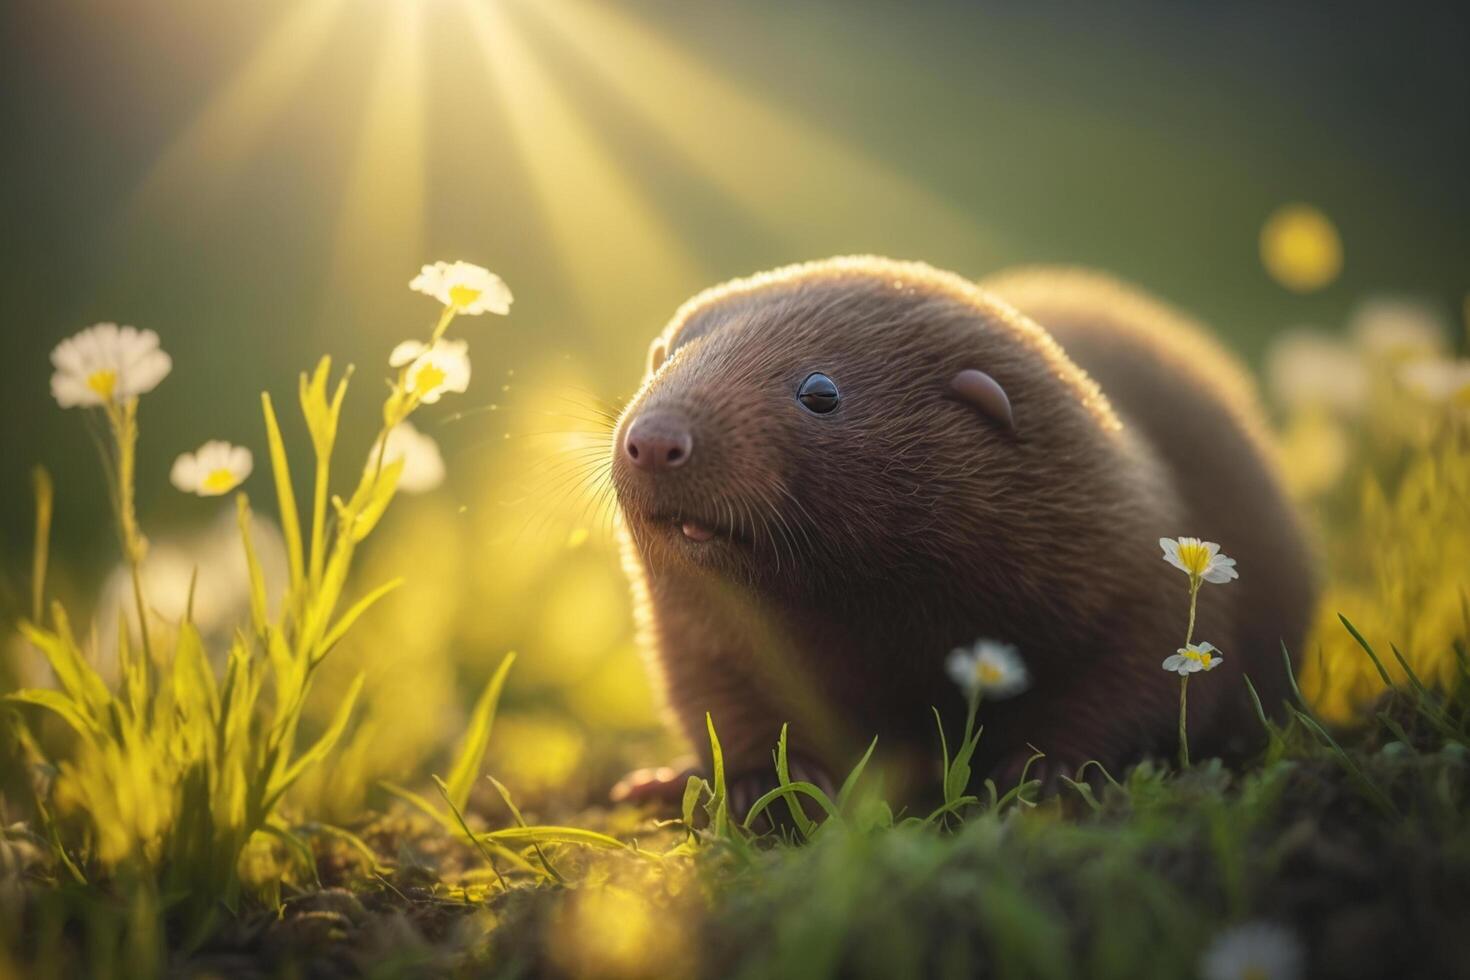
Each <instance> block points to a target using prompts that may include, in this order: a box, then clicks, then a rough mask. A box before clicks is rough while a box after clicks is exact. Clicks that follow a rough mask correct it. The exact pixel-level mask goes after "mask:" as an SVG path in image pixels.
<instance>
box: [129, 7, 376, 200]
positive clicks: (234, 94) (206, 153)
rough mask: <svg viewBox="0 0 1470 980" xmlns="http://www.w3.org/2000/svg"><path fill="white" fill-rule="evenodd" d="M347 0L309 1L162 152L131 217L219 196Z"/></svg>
mask: <svg viewBox="0 0 1470 980" xmlns="http://www.w3.org/2000/svg"><path fill="white" fill-rule="evenodd" d="M346 2H347V0H303V2H301V3H299V4H298V5H297V6H296V7H295V8H294V9H293V10H292V11H291V13H290V15H289V16H288V17H286V19H285V20H284V21H283V22H282V23H281V24H280V26H278V27H276V28H275V30H274V31H273V32H272V33H271V35H270V36H269V37H268V38H267V39H266V40H265V41H264V43H263V44H262V45H261V46H260V49H259V50H258V51H257V52H256V53H255V54H254V55H253V56H252V57H251V58H250V60H249V62H248V63H247V64H246V65H245V66H244V67H243V68H241V69H240V70H239V72H238V73H237V74H236V75H235V76H234V77H233V78H232V79H230V80H229V81H228V82H227V83H226V84H225V85H224V87H223V89H222V91H220V93H219V94H218V95H216V96H214V97H213V98H211V99H210V100H209V102H208V104H206V105H205V106H204V108H203V109H202V110H200V112H199V114H198V115H197V116H196V117H195V118H194V120H193V122H191V123H190V124H189V125H188V127H187V128H186V129H185V130H184V131H183V132H182V133H181V134H179V136H178V137H177V138H175V139H174V140H173V142H172V143H170V144H169V145H168V147H167V148H166V149H165V150H164V151H163V152H162V153H161V154H160V155H159V157H158V159H157V160H156V161H155V162H154V164H153V166H152V167H151V168H150V169H149V171H148V173H147V174H146V175H145V176H144V177H143V179H142V181H141V182H140V183H139V186H138V189H137V190H136V191H135V192H134V193H133V195H132V197H131V199H130V200H129V202H128V204H127V205H126V208H125V211H124V213H123V217H124V220H125V221H127V222H131V221H134V220H136V219H137V218H139V217H141V216H143V215H149V214H152V213H154V212H155V211H156V210H157V209H158V208H159V207H160V206H161V205H163V204H165V203H172V204H174V205H175V208H176V210H177V213H178V214H179V215H181V216H186V215H190V214H197V213H198V209H199V206H200V205H201V204H208V203H211V202H214V201H218V200H220V199H221V198H222V197H223V195H224V191H225V189H226V188H228V187H229V185H230V184H231V182H232V181H233V180H234V178H235V177H236V176H237V175H238V174H239V171H240V168H241V167H242V166H244V164H245V161H246V160H247V158H248V157H249V155H250V153H251V151H252V150H253V149H254V148H255V147H256V146H257V145H258V144H259V142H260V139H261V136H262V134H263V133H264V131H265V129H266V127H267V126H268V125H269V124H270V122H271V121H272V120H273V119H275V118H276V117H277V115H278V113H279V112H280V110H281V109H282V107H283V106H285V105H286V104H287V102H288V101H289V100H290V99H291V98H293V97H294V96H296V95H297V94H298V90H299V88H300V86H301V83H302V79H303V78H304V77H305V75H306V73H307V71H308V70H309V69H310V68H311V66H312V64H313V63H314V62H315V60H316V58H317V56H318V55H319V54H320V52H321V50H322V47H323V46H324V45H325V44H326V42H327V41H328V39H329V38H330V37H331V32H332V27H333V25H334V24H335V23H336V21H337V18H338V15H339V14H341V13H342V9H343V7H344V6H345V5H346Z"/></svg>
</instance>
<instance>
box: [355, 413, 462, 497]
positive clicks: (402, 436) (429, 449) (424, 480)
mask: <svg viewBox="0 0 1470 980" xmlns="http://www.w3.org/2000/svg"><path fill="white" fill-rule="evenodd" d="M400 459H401V460H403V470H402V472H400V473H399V474H398V489H399V490H402V491H404V492H405V493H424V492H426V491H429V490H432V489H434V488H435V487H437V486H438V485H439V484H441V483H443V482H444V456H443V455H442V454H441V453H440V452H439V444H438V443H437V442H435V441H434V440H433V438H432V437H430V436H426V435H424V434H423V433H422V432H420V431H419V430H418V429H417V428H415V427H414V424H413V423H412V422H409V421H406V420H405V421H403V422H399V423H398V424H397V425H395V426H394V427H393V428H392V429H391V430H389V432H388V438H387V440H386V441H385V443H384V445H383V463H384V464H385V465H386V464H388V463H396V462H398V461H399V460H400ZM377 468H378V447H377V445H376V444H374V446H373V452H372V457H371V458H370V459H369V460H368V464H367V469H368V470H369V471H372V470H376V469H377Z"/></svg>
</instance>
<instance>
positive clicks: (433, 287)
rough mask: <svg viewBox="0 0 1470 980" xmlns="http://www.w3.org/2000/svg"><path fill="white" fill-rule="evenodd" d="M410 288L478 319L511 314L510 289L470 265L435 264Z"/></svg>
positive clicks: (490, 275) (423, 271)
mask: <svg viewBox="0 0 1470 980" xmlns="http://www.w3.org/2000/svg"><path fill="white" fill-rule="evenodd" d="M408 288H409V289H412V290H414V291H415V292H420V293H423V294H425V295H427V296H432V297H434V298H435V299H437V300H438V301H439V302H441V303H443V304H444V305H445V306H452V307H454V311H455V312H456V313H463V314H466V315H468V316H477V315H479V314H481V313H499V314H500V315H501V316H504V315H505V314H507V313H509V312H510V304H511V300H512V298H513V297H512V296H511V295H510V287H508V286H506V284H505V283H504V281H502V280H501V278H500V277H499V276H497V275H496V274H495V273H493V272H491V271H490V270H489V269H483V268H481V267H480V266H478V265H472V264H470V263H469V262H435V263H434V264H433V265H426V266H424V268H423V270H422V271H420V272H419V274H418V275H416V276H414V277H413V279H412V280H411V281H410V282H409V284H408Z"/></svg>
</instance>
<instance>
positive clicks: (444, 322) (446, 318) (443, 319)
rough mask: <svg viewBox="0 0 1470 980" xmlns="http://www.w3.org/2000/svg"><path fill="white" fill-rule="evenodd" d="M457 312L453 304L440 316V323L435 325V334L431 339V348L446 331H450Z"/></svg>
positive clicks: (445, 308)
mask: <svg viewBox="0 0 1470 980" xmlns="http://www.w3.org/2000/svg"><path fill="white" fill-rule="evenodd" d="M456 312H458V311H457V310H456V309H455V307H454V304H453V303H451V304H449V305H448V306H446V307H444V312H443V313H441V314H439V322H438V323H436V324H434V333H433V335H432V336H430V337H429V346H430V347H433V346H434V344H435V342H436V341H438V340H439V338H440V337H443V336H444V331H446V330H448V329H449V324H450V322H451V321H453V320H454V314H455V313H456Z"/></svg>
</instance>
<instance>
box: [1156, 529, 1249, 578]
mask: <svg viewBox="0 0 1470 980" xmlns="http://www.w3.org/2000/svg"><path fill="white" fill-rule="evenodd" d="M1159 547H1160V548H1163V549H1164V561H1166V562H1168V563H1169V564H1171V565H1173V566H1174V567H1175V568H1177V569H1179V570H1180V571H1182V572H1184V573H1185V574H1186V575H1188V576H1189V577H1190V578H1191V579H1200V580H1203V581H1205V582H1214V583H1215V584H1216V585H1223V584H1224V583H1226V582H1228V581H1230V580H1231V579H1233V578H1240V573H1239V572H1237V571H1236V570H1235V559H1234V558H1230V557H1228V556H1226V555H1222V554H1220V546H1219V545H1218V544H1216V543H1215V542H1213V541H1201V540H1200V539H1199V538H1177V539H1176V538H1159Z"/></svg>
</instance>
